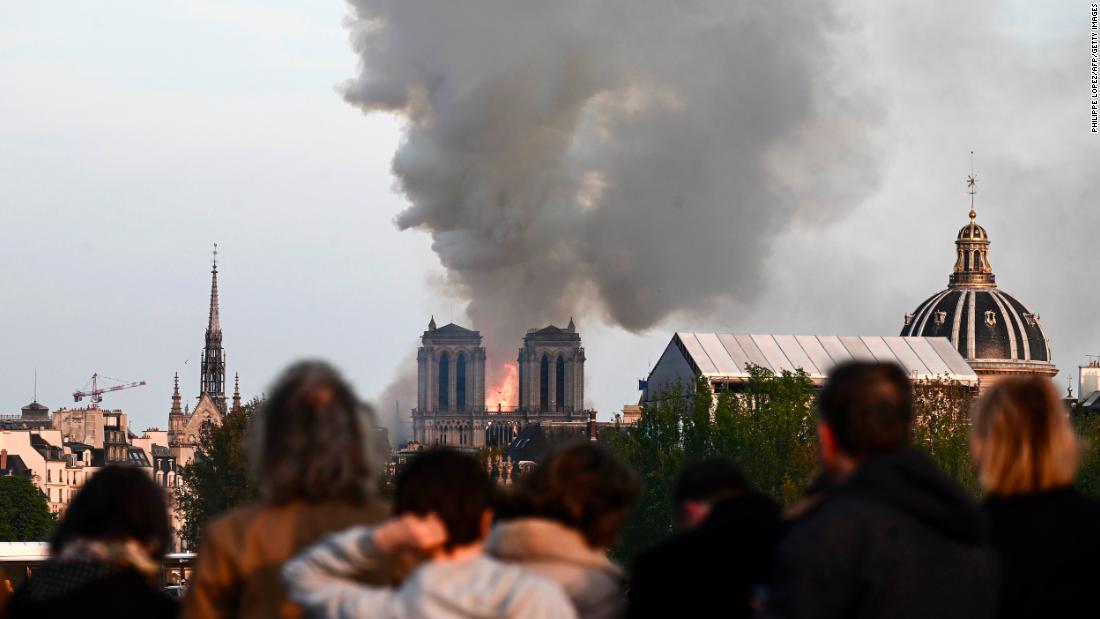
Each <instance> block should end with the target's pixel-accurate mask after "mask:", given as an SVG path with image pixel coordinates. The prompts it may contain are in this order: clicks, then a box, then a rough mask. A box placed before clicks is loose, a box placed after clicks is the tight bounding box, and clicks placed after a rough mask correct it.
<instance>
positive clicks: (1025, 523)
mask: <svg viewBox="0 0 1100 619" xmlns="http://www.w3.org/2000/svg"><path fill="white" fill-rule="evenodd" d="M971 444H972V450H973V452H974V457H975V460H976V461H977V463H978V470H979V480H980V481H981V484H982V487H983V488H984V489H985V490H986V492H988V493H989V497H988V498H987V499H986V501H985V505H984V507H985V510H986V514H988V516H989V522H990V527H991V529H992V532H993V545H994V547H996V549H997V552H998V555H999V557H1000V573H1001V589H1000V598H999V602H998V610H997V616H998V617H1002V618H1004V619H1014V618H1016V617H1061V618H1064V619H1073V618H1076V617H1095V616H1096V615H1097V608H1096V600H1095V598H1096V595H1095V589H1096V583H1098V582H1100V563H1098V562H1097V561H1096V557H1097V556H1098V555H1100V503H1097V502H1096V501H1094V500H1092V499H1089V498H1087V497H1084V496H1082V495H1081V494H1080V493H1079V492H1077V491H1076V490H1074V488H1073V481H1074V478H1075V477H1076V476H1077V468H1078V466H1079V465H1080V462H1081V445H1080V441H1079V440H1078V438H1077V435H1076V434H1075V433H1074V431H1073V428H1072V427H1071V425H1070V422H1069V418H1068V416H1067V415H1066V410H1065V407H1064V406H1063V405H1062V402H1061V400H1060V398H1059V396H1058V392H1057V391H1056V390H1055V388H1054V385H1053V384H1051V382H1050V380H1048V379H1046V378H1041V377H1037V376H1036V377H1028V378H1011V379H1005V380H1003V381H1002V382H999V383H997V384H996V385H994V386H993V387H992V388H991V389H990V390H989V391H988V392H987V393H986V394H985V396H984V397H983V398H982V400H981V402H980V403H979V405H978V410H977V414H976V415H975V418H974V432H973V437H972V443H971Z"/></svg>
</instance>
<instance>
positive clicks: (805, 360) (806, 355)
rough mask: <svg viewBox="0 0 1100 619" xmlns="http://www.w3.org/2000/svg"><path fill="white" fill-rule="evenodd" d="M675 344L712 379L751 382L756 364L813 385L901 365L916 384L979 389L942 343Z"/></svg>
mask: <svg viewBox="0 0 1100 619" xmlns="http://www.w3.org/2000/svg"><path fill="white" fill-rule="evenodd" d="M673 343H674V344H675V345H676V347H677V348H679V349H680V352H681V353H683V354H684V356H685V358H687V359H688V361H689V362H690V363H691V364H692V365H693V369H694V370H696V371H697V373H699V374H702V375H703V376H707V377H711V378H728V379H730V380H744V379H748V378H749V374H748V371H747V369H746V368H747V367H748V365H749V364H754V365H758V366H761V367H764V368H767V369H769V370H771V371H772V372H775V373H776V374H779V373H781V372H782V371H783V370H788V371H792V372H793V371H795V370H796V369H798V368H801V369H802V370H804V371H805V372H806V373H807V374H809V375H810V379H811V380H813V381H814V382H815V383H821V382H824V380H825V376H826V375H827V374H828V372H829V370H831V369H832V368H833V366H835V365H837V364H839V363H842V362H844V361H851V360H864V361H884V362H890V363H896V364H898V365H900V366H901V367H902V368H904V369H905V371H906V372H907V373H908V374H909V375H910V376H912V377H913V378H914V379H916V380H929V379H935V378H946V379H950V380H957V381H959V382H961V383H966V384H973V385H976V384H977V383H978V375H977V374H975V372H974V370H973V369H972V368H971V367H970V365H969V364H967V362H966V360H965V359H963V357H962V355H960V354H959V351H958V350H957V349H955V347H954V346H952V345H951V342H950V341H948V340H947V338H943V337H900V336H890V337H881V336H836V335H770V334H768V335H748V334H735V333H696V332H680V333H677V334H676V335H675V337H674V338H673ZM670 348H671V346H670ZM665 354H668V352H667V349H666V353H665Z"/></svg>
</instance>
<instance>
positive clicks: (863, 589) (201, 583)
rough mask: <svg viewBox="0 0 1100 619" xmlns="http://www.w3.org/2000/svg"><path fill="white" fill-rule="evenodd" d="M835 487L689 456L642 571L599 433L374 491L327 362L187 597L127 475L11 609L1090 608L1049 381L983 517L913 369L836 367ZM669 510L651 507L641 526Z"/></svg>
mask: <svg viewBox="0 0 1100 619" xmlns="http://www.w3.org/2000/svg"><path fill="white" fill-rule="evenodd" d="M817 410H818V414H817V440H818V447H819V449H818V452H819V455H820V469H821V475H820V477H819V479H818V480H817V481H816V482H815V483H814V484H813V485H812V487H811V488H810V489H809V491H808V492H807V493H806V495H805V496H804V497H803V498H802V499H800V500H799V501H797V502H795V503H794V504H792V505H790V506H788V507H787V508H786V509H781V508H780V506H779V505H778V504H776V503H775V502H774V501H773V500H772V499H771V498H770V497H769V496H767V495H765V494H763V493H761V492H759V491H757V490H755V489H754V488H753V484H752V480H750V479H747V478H746V477H745V475H744V474H743V473H742V471H741V469H740V468H739V467H738V466H737V464H736V463H734V462H731V461H728V460H707V461H702V462H696V463H691V464H689V465H688V466H686V467H685V468H684V469H683V471H682V473H681V474H680V476H679V479H678V480H677V482H676V484H675V488H674V490H673V492H672V496H671V497H670V499H671V501H672V503H673V507H674V512H675V516H676V526H677V529H678V531H677V532H676V533H675V534H674V535H672V536H671V537H670V538H668V539H667V540H664V541H660V540H654V542H659V543H658V544H657V545H655V546H654V547H653V548H651V549H650V550H648V551H647V552H645V553H643V554H642V555H641V556H640V557H639V558H638V559H637V560H636V562H635V563H634V565H632V566H631V569H630V570H629V577H628V576H627V574H626V573H625V572H624V571H623V570H622V569H621V568H620V566H618V565H616V564H615V563H614V562H613V561H612V560H611V559H610V558H609V552H608V549H609V547H611V546H612V545H613V544H614V543H615V540H616V537H617V535H618V531H619V529H620V527H621V525H622V523H623V520H624V518H625V517H626V515H627V513H628V511H629V510H630V509H631V507H632V505H633V503H634V501H635V499H636V498H637V495H638V492H639V483H646V481H647V480H645V479H642V480H639V479H638V478H637V477H636V475H635V473H634V472H633V471H631V470H630V469H628V468H626V467H625V466H624V465H622V464H621V463H620V462H618V461H617V460H616V459H615V458H614V457H613V456H611V455H610V454H609V453H608V452H606V451H605V450H604V449H602V448H601V447H600V446H599V445H598V444H596V443H593V442H580V443H574V444H568V445H565V446H562V447H560V448H558V449H557V450H556V451H554V452H553V453H552V454H551V455H549V456H548V457H547V458H546V459H545V460H544V461H543V462H542V463H540V465H539V466H538V467H537V468H535V469H534V470H533V471H531V472H530V473H528V474H526V475H524V476H522V477H521V478H519V479H518V480H517V481H516V484H515V485H514V486H513V487H511V488H507V489H506V488H502V487H501V486H499V485H498V484H496V483H494V482H493V481H492V480H491V479H490V478H489V476H488V474H487V473H486V471H485V467H484V466H483V465H482V464H480V463H479V462H478V461H477V460H475V459H474V458H473V457H470V456H468V455H464V454H462V453H459V452H457V451H454V450H448V449H431V450H428V451H425V452H424V453H423V454H421V455H419V456H418V457H416V458H415V459H413V460H411V461H410V462H409V463H408V464H407V465H406V466H405V467H404V468H403V469H402V470H401V472H400V474H399V475H398V477H397V479H396V481H395V485H394V490H393V501H392V505H389V504H387V503H386V502H384V501H382V500H380V499H379V498H377V493H376V473H377V472H378V471H380V470H381V468H380V467H381V466H382V463H381V462H379V461H378V460H377V458H376V456H375V454H374V451H375V450H374V449H373V446H372V439H373V437H372V436H371V432H370V428H373V427H374V425H373V421H372V418H371V414H370V412H369V411H368V410H367V409H366V408H365V407H364V406H363V405H361V404H360V403H359V400H358V399H357V398H356V396H355V394H354V393H353V392H352V390H351V388H350V387H349V386H348V385H347V383H346V382H345V381H344V380H343V379H342V378H341V377H340V376H339V375H338V374H337V373H336V372H335V371H334V370H333V369H332V368H331V367H329V366H328V365H326V364H323V363H316V362H310V363H302V364H298V365H295V366H293V367H291V368H290V369H289V370H288V371H287V372H286V374H285V375H284V376H283V378H282V379H281V380H280V381H279V382H278V383H277V385H276V386H275V387H274V389H273V390H272V393H271V397H270V398H269V399H268V400H267V401H266V403H265V404H264V405H263V407H262V408H261V409H260V411H259V412H258V414H257V419H256V420H255V422H256V423H255V426H254V428H253V432H252V441H253V443H252V445H251V452H250V453H251V454H252V456H253V458H254V461H255V471H254V473H255V478H256V480H257V482H258V483H259V487H260V490H261V496H262V498H261V500H260V501H258V502H257V503H256V504H253V505H248V506H246V507H240V508H237V509H234V510H232V511H230V512H228V513H226V514H224V515H222V516H221V517H219V518H217V519H215V520H214V521H212V522H210V523H208V524H207V525H206V526H205V527H204V529H203V540H202V543H201V545H200V547H199V550H198V553H197V558H196V563H195V567H194V574H193V579H192V581H191V583H190V587H189V589H188V591H187V593H186V595H185V596H184V598H183V601H182V607H181V608H180V607H177V603H176V602H175V601H174V600H172V599H169V598H168V597H166V596H164V595H163V594H162V593H161V592H160V591H159V590H158V588H157V587H156V585H155V579H156V575H157V573H158V570H159V565H160V561H161V559H162V558H163V556H164V553H165V550H166V548H167V547H168V540H169V531H170V528H169V523H168V518H167V510H166V503H165V498H164V494H163V491H162V490H161V489H160V488H159V487H157V485H156V484H155V483H154V482H153V481H152V480H151V479H149V478H148V476H147V475H146V474H145V473H143V472H141V471H140V470H138V469H136V468H127V467H122V466H111V467H107V468H105V469H103V470H102V471H101V472H99V473H98V474H96V475H95V476H93V477H92V478H91V479H90V480H89V481H88V482H87V483H86V484H85V486H84V487H83V489H81V490H80V491H79V492H78V493H77V495H76V497H75V498H74V499H73V501H72V504H71V505H70V507H69V509H68V511H67V512H66V513H65V515H64V517H63V519H62V520H61V522H60V523H59V525H58V527H57V529H56V531H55V533H54V536H53V539H52V540H51V558H50V560H49V561H48V562H46V563H45V564H43V565H42V566H41V567H39V568H38V569H37V570H36V571H35V573H34V575H33V577H32V578H31V579H30V580H28V581H27V582H26V584H25V585H24V586H23V587H22V588H21V589H20V590H18V591H17V592H16V593H15V596H14V597H13V599H12V601H11V603H10V606H9V609H8V610H9V611H10V616H12V617H16V618H20V617H36V618H37V617H94V616H113V617H152V618H159V617H174V616H177V614H182V616H183V617H185V618H188V619H207V618H215V617H248V618H265V619H267V618H293V617H303V616H305V617H314V618H325V619H342V618H349V619H350V618H352V617H378V618H386V619H391V618H392V619H405V618H410V619H411V618H436V617H438V618H445V619H449V618H456V619H457V618H477V619H491V618H516V619H522V618H531V619H543V618H545V619H549V618H562V619H568V618H571V617H579V618H583V619H612V618H619V617H629V618H630V619H641V618H648V617H763V618H768V619H772V618H775V619H781V618H792V619H793V618H798V619H802V618H833V617H838V618H839V617H857V618H863V617H866V618H870V617H875V618H878V617H883V618H886V617H889V618H907V617H913V618H916V617H920V618H947V619H951V618H956V617H958V618H963V617H966V618H981V617H1002V618H1014V617H1063V618H1065V617H1071V618H1072V617H1093V616H1097V615H1100V606H1097V605H1096V603H1095V602H1094V597H1095V596H1094V592H1095V591H1096V590H1097V589H1096V587H1097V586H1098V583H1100V552H1098V551H1100V504H1098V503H1097V502H1095V501H1093V500H1092V499H1089V498H1086V497H1084V496H1082V495H1080V494H1079V493H1078V492H1077V491H1076V490H1074V488H1073V484H1074V479H1075V477H1076V474H1077V470H1078V467H1079V464H1080V459H1081V456H1082V448H1081V445H1080V442H1079V439H1078V438H1077V436H1076V434H1075V433H1074V430H1073V428H1072V426H1071V423H1070V420H1069V418H1068V413H1067V411H1066V410H1065V408H1064V406H1063V404H1062V402H1061V401H1060V399H1059V397H1058V394H1057V392H1056V391H1055V389H1054V387H1053V385H1052V384H1051V383H1050V381H1049V380H1047V379H1044V378H1038V377H1035V378H1005V379H1003V380H1002V381H1000V382H997V383H996V384H994V385H993V386H992V387H990V388H989V389H988V390H987V392H986V393H985V394H984V395H983V396H982V398H981V400H980V401H979V403H978V405H977V407H976V409H975V411H974V414H973V419H972V427H973V432H972V442H971V451H972V453H973V457H974V461H975V462H976V464H977V469H978V472H979V481H980V483H981V486H982V488H983V490H984V494H985V499H984V501H983V502H982V503H981V504H978V503H976V502H974V501H973V500H972V499H971V498H970V496H969V495H968V494H967V493H966V492H965V491H964V490H963V489H962V488H961V487H960V486H959V485H958V484H956V483H955V482H954V481H952V480H951V479H950V478H948V477H947V476H946V475H945V474H944V473H943V472H941V470H940V469H939V467H938V466H937V465H936V464H935V463H934V462H933V461H932V459H930V458H929V456H928V455H926V454H925V453H924V452H923V451H921V450H919V449H916V448H914V447H913V446H912V444H911V443H912V437H913V426H914V423H915V419H914V409H913V393H912V385H911V383H910V381H909V379H908V377H907V376H906V374H905V373H904V371H902V370H901V368H899V367H897V366H894V365H889V364H878V363H865V362H853V363H847V364H844V365H840V366H838V367H836V368H835V369H834V370H833V372H832V373H831V374H830V376H829V379H828V381H827V382H826V384H825V386H824V388H823V389H822V391H821V392H820V394H819V396H818V399H817ZM651 516H652V517H657V516H655V515H651V514H640V515H639V517H651Z"/></svg>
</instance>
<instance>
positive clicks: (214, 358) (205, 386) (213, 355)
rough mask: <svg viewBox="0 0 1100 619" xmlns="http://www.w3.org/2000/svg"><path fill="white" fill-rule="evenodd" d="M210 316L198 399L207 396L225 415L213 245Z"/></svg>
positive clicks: (223, 365)
mask: <svg viewBox="0 0 1100 619" xmlns="http://www.w3.org/2000/svg"><path fill="white" fill-rule="evenodd" d="M210 277H211V279H210V315H209V318H208V319H207V323H206V347H205V348H203V351H202V376H201V378H200V388H199V397H200V398H201V397H202V396H203V395H209V396H210V398H211V399H212V400H213V401H214V404H215V405H216V406H217V407H218V410H219V411H221V412H222V413H225V350H224V349H223V348H222V324H221V316H220V315H219V313H218V309H219V308H218V245H217V243H215V244H214V266H213V268H212V269H211V270H210Z"/></svg>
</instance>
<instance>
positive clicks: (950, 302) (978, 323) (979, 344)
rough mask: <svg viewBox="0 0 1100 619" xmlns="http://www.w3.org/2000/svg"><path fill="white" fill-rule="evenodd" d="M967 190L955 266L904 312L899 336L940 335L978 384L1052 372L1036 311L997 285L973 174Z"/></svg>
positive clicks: (956, 241) (987, 384) (1046, 342)
mask: <svg viewBox="0 0 1100 619" xmlns="http://www.w3.org/2000/svg"><path fill="white" fill-rule="evenodd" d="M967 183H968V185H969V186H970V188H971V192H970V194H971V204H970V223H968V224H966V225H965V226H963V227H962V229H961V230H959V234H958V237H957V238H956V239H955V254H956V258H955V268H954V271H953V272H952V273H951V276H950V277H949V279H948V283H947V289H946V290H941V291H939V292H937V293H936V294H934V295H932V296H930V297H928V298H927V299H926V300H925V301H924V302H923V303H921V304H920V305H919V306H917V309H915V310H913V313H911V314H906V315H905V325H904V326H903V327H902V329H901V335H903V336H924V337H946V338H947V339H949V340H951V344H952V345H953V346H954V347H955V348H956V349H958V351H959V353H960V354H962V356H963V357H964V358H965V359H966V361H967V362H968V363H969V364H970V366H971V367H972V368H973V369H974V371H975V373H977V375H978V378H979V381H980V386H981V388H983V389H984V388H985V387H988V386H989V385H990V384H992V383H993V382H995V381H996V380H997V379H998V378H1001V377H1004V376H1009V375H1019V374H1038V375H1041V376H1047V377H1053V376H1054V375H1055V374H1057V373H1058V369H1057V368H1055V367H1054V364H1053V363H1052V362H1051V356H1050V342H1049V341H1048V340H1047V337H1046V333H1044V332H1043V325H1042V323H1040V321H1039V314H1037V313H1035V312H1033V311H1031V310H1030V309H1028V308H1027V306H1025V305H1024V304H1023V303H1021V302H1020V301H1019V300H1017V299H1016V297H1013V296H1012V295H1010V294H1008V293H1007V292H1004V291H1003V290H1001V289H999V288H997V278H996V276H994V275H993V268H992V266H990V263H989V234H988V233H987V232H986V230H985V228H983V227H982V226H980V225H978V222H977V213H975V211H974V202H973V196H974V193H975V192H974V184H975V178H974V177H973V176H970V177H969V178H968V179H967Z"/></svg>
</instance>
